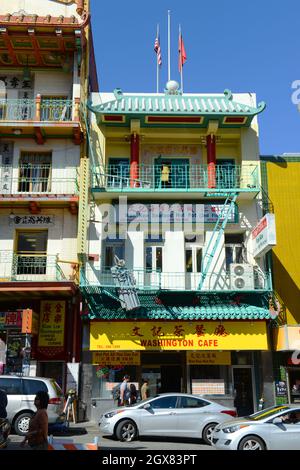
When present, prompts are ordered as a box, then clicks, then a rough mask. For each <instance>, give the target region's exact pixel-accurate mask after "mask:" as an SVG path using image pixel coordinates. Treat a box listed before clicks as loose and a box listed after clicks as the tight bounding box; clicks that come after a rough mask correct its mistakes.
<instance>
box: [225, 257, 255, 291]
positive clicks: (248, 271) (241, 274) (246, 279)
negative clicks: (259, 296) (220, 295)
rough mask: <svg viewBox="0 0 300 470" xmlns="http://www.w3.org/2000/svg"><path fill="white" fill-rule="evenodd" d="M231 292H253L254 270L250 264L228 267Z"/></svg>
mask: <svg viewBox="0 0 300 470" xmlns="http://www.w3.org/2000/svg"><path fill="white" fill-rule="evenodd" d="M230 288H231V290H237V291H238V290H254V270H253V266H252V264H231V265H230Z"/></svg>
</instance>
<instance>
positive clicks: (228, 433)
mask: <svg viewBox="0 0 300 470" xmlns="http://www.w3.org/2000/svg"><path fill="white" fill-rule="evenodd" d="M212 444H213V446H214V447H216V448H217V449H222V450H300V406H299V405H276V406H272V407H271V408H266V409H265V410H262V411H258V412H257V413H254V414H252V415H250V416H245V417H244V418H237V419H234V420H229V421H227V422H226V423H223V424H220V425H218V426H216V427H215V429H214V432H213V435H212Z"/></svg>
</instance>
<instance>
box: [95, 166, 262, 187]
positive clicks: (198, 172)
mask: <svg viewBox="0 0 300 470" xmlns="http://www.w3.org/2000/svg"><path fill="white" fill-rule="evenodd" d="M136 174H138V178H135V179H132V178H130V167H129V165H124V164H122V165H108V166H107V167H105V168H99V167H98V168H93V169H92V174H91V179H92V181H91V184H92V188H93V189H98V190H99V189H100V190H110V191H128V190H133V191H147V190H151V191H161V190H164V191H165V190H167V191H172V190H173V191H174V190H175V191H177V190H179V191H195V190H203V191H206V190H207V189H211V190H212V191H213V190H214V189H215V190H221V191H224V190H225V191H231V190H241V191H258V190H259V174H258V165H255V164H253V165H216V167H215V171H212V170H211V169H210V168H209V167H208V165H204V164H201V165H196V164H190V165H187V164H182V165H179V164H178V165H176V164H172V165H170V166H169V167H168V169H167V170H166V166H163V165H156V164H153V165H150V164H144V163H141V164H139V165H138V166H137V171H136Z"/></svg>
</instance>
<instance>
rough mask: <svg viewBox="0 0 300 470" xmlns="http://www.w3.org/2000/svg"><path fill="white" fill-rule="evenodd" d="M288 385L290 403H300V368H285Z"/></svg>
mask: <svg viewBox="0 0 300 470" xmlns="http://www.w3.org/2000/svg"><path fill="white" fill-rule="evenodd" d="M287 372H288V377H289V387H290V403H296V404H297V405H298V404H299V403H300V368H299V367H288V368H287Z"/></svg>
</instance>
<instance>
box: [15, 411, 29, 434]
mask: <svg viewBox="0 0 300 470" xmlns="http://www.w3.org/2000/svg"><path fill="white" fill-rule="evenodd" d="M31 417H32V413H22V414H20V415H19V416H18V417H17V418H16V420H15V422H14V428H15V432H16V433H17V434H18V435H19V436H24V435H25V434H26V433H27V432H28V429H29V421H30V418H31Z"/></svg>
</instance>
